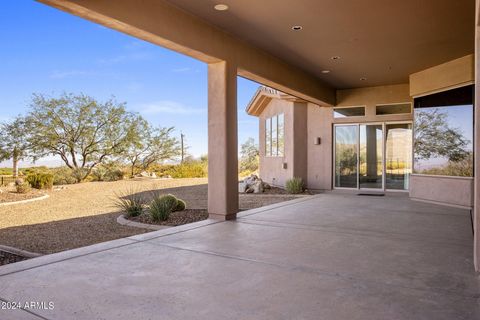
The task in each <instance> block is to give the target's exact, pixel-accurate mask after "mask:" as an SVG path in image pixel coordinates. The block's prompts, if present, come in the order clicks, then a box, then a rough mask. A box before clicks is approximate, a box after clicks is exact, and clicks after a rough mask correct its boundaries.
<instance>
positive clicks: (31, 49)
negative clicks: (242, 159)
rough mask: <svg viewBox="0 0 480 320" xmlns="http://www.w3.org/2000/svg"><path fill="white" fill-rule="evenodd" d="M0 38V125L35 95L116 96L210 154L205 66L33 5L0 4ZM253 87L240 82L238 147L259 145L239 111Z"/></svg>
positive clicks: (254, 127)
mask: <svg viewBox="0 0 480 320" xmlns="http://www.w3.org/2000/svg"><path fill="white" fill-rule="evenodd" d="M0 38H1V39H2V41H1V42H0V61H2V63H1V66H0V121H5V120H8V119H10V118H12V117H14V116H16V115H18V114H22V113H25V112H26V111H27V110H28V105H29V102H30V98H31V95H32V93H44V94H50V95H58V94H60V93H62V92H73V93H80V92H83V93H85V94H88V95H91V96H93V97H95V98H97V99H99V100H105V99H108V98H110V97H112V96H115V97H116V99H117V100H118V101H122V102H123V101H125V102H127V108H128V109H129V110H130V111H134V112H139V113H140V114H142V115H143V116H144V117H145V118H146V119H148V120H149V121H150V122H151V123H152V124H154V125H160V126H165V127H169V126H175V127H176V129H177V131H176V134H177V135H180V131H182V132H183V133H184V134H185V135H186V139H187V144H188V145H189V146H190V149H189V152H190V153H191V154H193V155H194V156H199V155H201V154H206V153H207V65H206V64H204V63H202V62H200V61H197V60H195V59H192V58H189V57H187V56H184V55H181V54H178V53H176V52H173V51H170V50H167V49H164V48H161V47H158V46H155V45H153V44H150V43H148V42H145V41H142V40H138V39H135V38H133V37H130V36H128V35H125V34H122V33H120V32H117V31H114V30H110V29H108V28H105V27H103V26H100V25H97V24H94V23H91V22H89V21H86V20H83V19H81V18H78V17H75V16H73V15H70V14H67V13H64V12H62V11H59V10H56V9H53V8H50V7H48V6H45V5H43V4H40V3H37V2H34V1H31V0H16V1H8V2H5V3H2V10H1V11H0ZM257 87H258V84H257V83H254V82H252V81H249V80H246V79H243V78H239V79H238V109H239V117H238V120H239V143H242V142H243V141H245V140H246V139H247V138H248V137H253V138H255V140H258V119H257V118H255V117H251V116H248V115H247V114H246V113H245V111H244V109H245V106H246V104H247V103H248V101H249V100H250V98H251V97H252V95H253V94H254V92H255V90H256V89H257ZM49 161H50V160H49ZM50 162H51V161H50ZM50 162H49V163H50ZM57 163H58V164H60V162H58V161H57ZM39 164H42V162H41V161H40V162H39Z"/></svg>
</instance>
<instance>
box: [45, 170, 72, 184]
mask: <svg viewBox="0 0 480 320" xmlns="http://www.w3.org/2000/svg"><path fill="white" fill-rule="evenodd" d="M50 171H51V172H52V173H53V185H55V186H57V185H64V184H74V183H77V179H76V178H75V177H74V176H73V171H72V169H70V168H68V167H59V168H54V169H50Z"/></svg>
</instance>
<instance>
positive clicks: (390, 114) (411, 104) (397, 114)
mask: <svg viewBox="0 0 480 320" xmlns="http://www.w3.org/2000/svg"><path fill="white" fill-rule="evenodd" d="M403 104H405V105H406V104H408V105H409V106H410V112H401V113H388V114H378V113H377V108H378V107H384V106H395V105H403ZM406 114H413V102H395V103H379V104H376V105H375V116H376V117H388V116H399V115H406Z"/></svg>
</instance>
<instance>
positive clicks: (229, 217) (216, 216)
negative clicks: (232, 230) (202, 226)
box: [208, 213, 237, 221]
mask: <svg viewBox="0 0 480 320" xmlns="http://www.w3.org/2000/svg"><path fill="white" fill-rule="evenodd" d="M208 218H209V219H215V220H221V221H226V220H235V219H237V214H236V213H231V214H227V215H224V214H216V213H209V214H208Z"/></svg>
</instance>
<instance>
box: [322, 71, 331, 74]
mask: <svg viewBox="0 0 480 320" xmlns="http://www.w3.org/2000/svg"><path fill="white" fill-rule="evenodd" d="M322 73H324V74H327V73H330V70H322Z"/></svg>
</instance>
